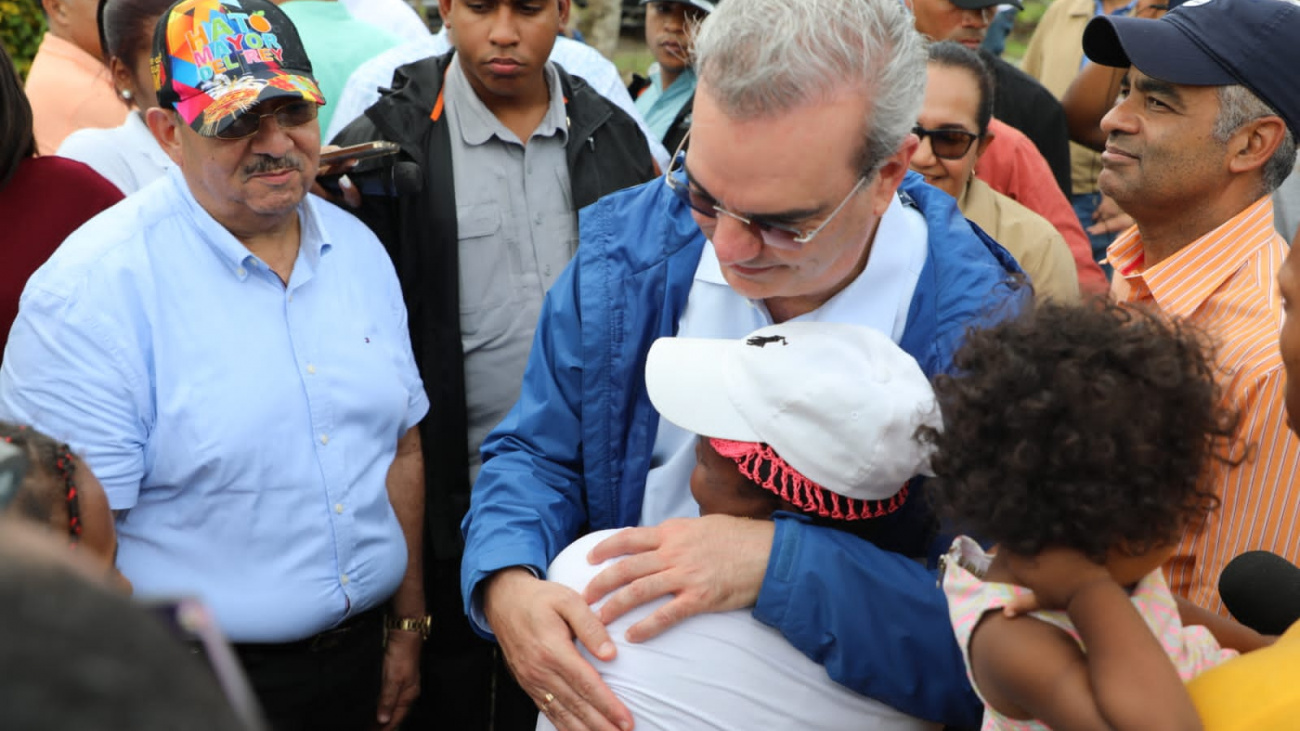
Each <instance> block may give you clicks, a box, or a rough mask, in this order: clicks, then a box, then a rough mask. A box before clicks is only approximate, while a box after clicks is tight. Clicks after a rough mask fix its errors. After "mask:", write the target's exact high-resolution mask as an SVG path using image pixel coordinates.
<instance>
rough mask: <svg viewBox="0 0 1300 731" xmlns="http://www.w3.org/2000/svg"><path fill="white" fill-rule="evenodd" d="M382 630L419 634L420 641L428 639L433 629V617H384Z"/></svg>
mask: <svg viewBox="0 0 1300 731" xmlns="http://www.w3.org/2000/svg"><path fill="white" fill-rule="evenodd" d="M384 629H386V630H388V631H390V632H391V631H393V630H402V631H403V632H419V633H420V639H422V640H427V639H429V632H430V631H431V630H432V629H433V617H431V616H429V615H427V614H426V615H424V616H423V617H419V618H416V619H411V618H410V617H401V618H399V617H386V618H385V619H384Z"/></svg>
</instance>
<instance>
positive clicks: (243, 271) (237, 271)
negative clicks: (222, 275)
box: [235, 267, 248, 277]
mask: <svg viewBox="0 0 1300 731" xmlns="http://www.w3.org/2000/svg"><path fill="white" fill-rule="evenodd" d="M235 274H238V275H239V276H241V277H242V276H244V275H245V274H248V270H247V269H245V268H243V267H240V268H238V269H236V270H235Z"/></svg>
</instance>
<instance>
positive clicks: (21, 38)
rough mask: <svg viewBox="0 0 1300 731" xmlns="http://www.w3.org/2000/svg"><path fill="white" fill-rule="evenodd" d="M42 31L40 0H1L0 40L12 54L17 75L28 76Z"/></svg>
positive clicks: (43, 16) (43, 29)
mask: <svg viewBox="0 0 1300 731" xmlns="http://www.w3.org/2000/svg"><path fill="white" fill-rule="evenodd" d="M44 34H45V13H43V12H41V3H40V0H0V44H3V45H4V47H5V50H6V51H8V52H9V55H10V56H12V57H13V59H14V65H16V66H17V67H18V75H19V76H20V77H22V78H26V77H27V69H29V68H31V65H32V56H35V55H36V47H37V46H39V45H40V44H41V36H42V35H44Z"/></svg>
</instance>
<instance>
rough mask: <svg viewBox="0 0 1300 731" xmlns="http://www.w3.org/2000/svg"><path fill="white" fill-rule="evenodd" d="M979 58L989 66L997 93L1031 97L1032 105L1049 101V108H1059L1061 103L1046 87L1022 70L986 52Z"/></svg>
mask: <svg viewBox="0 0 1300 731" xmlns="http://www.w3.org/2000/svg"><path fill="white" fill-rule="evenodd" d="M980 56H981V57H982V58H983V59H984V61H985V63H987V64H989V66H990V68H992V70H993V74H994V76H996V77H997V87H998V91H1004V92H1005V93H1007V94H1010V95H1013V96H1016V97H1023V96H1026V95H1033V96H1034V97H1035V98H1034V100H1033V101H1034V103H1039V102H1040V101H1041V102H1042V103H1047V101H1048V100H1050V101H1051V104H1050V106H1055V107H1059V106H1061V102H1060V101H1058V100H1057V98H1056V96H1055V95H1053V94H1052V92H1051V91H1048V89H1047V87H1046V86H1043V84H1042V82H1040V81H1039V80H1038V79H1035V78H1034V77H1033V76H1030V75H1029V74H1027V73H1025V71H1024V70H1022V69H1020V68H1017V67H1016V65H1015V64H1013V63H1011V62H1010V61H1007V60H1006V59H1004V58H1002V57H1000V56H994V55H993V54H991V53H988V52H981V53H980Z"/></svg>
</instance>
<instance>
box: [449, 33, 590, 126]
mask: <svg viewBox="0 0 1300 731" xmlns="http://www.w3.org/2000/svg"><path fill="white" fill-rule="evenodd" d="M543 68H544V71H543V73H544V74H545V76H546V87H547V89H548V90H549V92H550V95H551V101H550V105H549V106H548V107H547V109H546V116H544V117H542V121H541V123H540V124H538V125H537V129H535V130H533V134H532V137H552V136H559V138H560V141H561V142H567V141H568V140H567V135H568V128H569V124H568V122H569V117H568V110H567V109H565V99H564V90H563V88H561V86H560V74H559V72H558V71H556V70H555V65H554V64H552V63H551V62H550V61H547V62H546V65H545V66H544V67H543ZM445 85H446V90H447V94H448V96H449V98H450V99H454V100H455V101H454V102H453V103H452V104H450V105H448V106H449V107H450V108H451V111H449V113H450V114H455V115H456V118H457V119H458V120H459V122H460V124H459V125H457V126H459V127H460V137H461V140H463V141H464V143H465V144H466V145H471V146H476V145H482V144H484V143H486V142H487V141H488V140H490V139H492V138H493V137H496V138H497V139H499V140H502V141H503V142H514V143H516V144H523V142H522V140H520V139H519V137H518V135H516V134H515V133H514V132H513V131H511V130H510V129H509V128H507V127H506V126H505V125H503V124H501V120H499V119H497V116H496V115H495V114H493V113H492V110H490V109H488V108H487V105H486V104H484V103H483V100H482V99H480V98H479V97H478V94H475V93H474V89H473V87H471V86H470V83H469V79H467V78H465V71H464V70H463V69H461V67H460V54H456V55H455V56H452V59H451V65H450V66H449V67H448V69H447V81H446V82H445ZM530 139H531V138H530Z"/></svg>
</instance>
